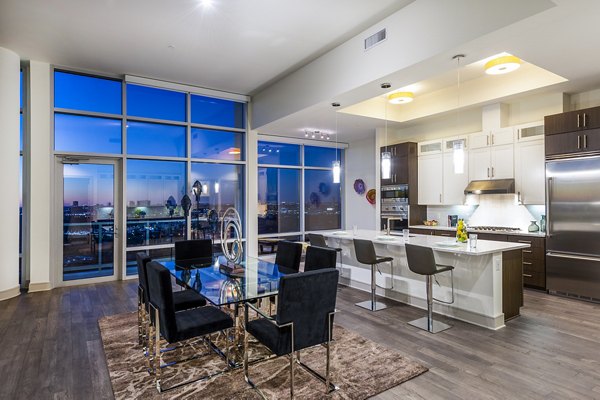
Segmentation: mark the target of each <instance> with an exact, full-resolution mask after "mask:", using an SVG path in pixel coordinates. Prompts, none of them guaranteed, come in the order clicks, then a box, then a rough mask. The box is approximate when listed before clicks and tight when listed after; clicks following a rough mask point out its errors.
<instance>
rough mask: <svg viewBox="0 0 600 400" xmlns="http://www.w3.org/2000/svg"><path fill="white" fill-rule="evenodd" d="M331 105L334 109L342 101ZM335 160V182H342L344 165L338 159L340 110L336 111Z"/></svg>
mask: <svg viewBox="0 0 600 400" xmlns="http://www.w3.org/2000/svg"><path fill="white" fill-rule="evenodd" d="M331 106H332V107H333V108H334V110H335V109H336V108H337V107H339V106H340V103H331ZM334 134H335V161H334V162H333V183H340V180H341V175H342V166H341V163H340V161H339V160H338V147H337V142H338V140H337V139H338V112H337V111H335V132H334Z"/></svg>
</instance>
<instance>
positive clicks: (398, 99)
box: [388, 92, 415, 104]
mask: <svg viewBox="0 0 600 400" xmlns="http://www.w3.org/2000/svg"><path fill="white" fill-rule="evenodd" d="M414 97H415V95H414V94H413V92H396V93H392V94H390V95H389V96H388V101H389V102H390V103H392V104H405V103H410V102H411V101H413V98H414Z"/></svg>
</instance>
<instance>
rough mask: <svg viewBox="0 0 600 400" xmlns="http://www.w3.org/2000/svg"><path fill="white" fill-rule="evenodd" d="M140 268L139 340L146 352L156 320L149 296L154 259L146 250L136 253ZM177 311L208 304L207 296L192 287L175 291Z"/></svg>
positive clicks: (174, 299) (138, 268)
mask: <svg viewBox="0 0 600 400" xmlns="http://www.w3.org/2000/svg"><path fill="white" fill-rule="evenodd" d="M135 259H136V262H137V270H138V280H139V284H138V342H139V344H141V345H143V346H144V352H146V348H147V344H148V331H149V329H150V325H151V324H152V323H153V321H154V316H152V315H150V301H149V298H148V290H149V288H148V263H149V262H151V261H152V259H151V258H150V257H149V256H148V255H147V254H146V253H144V252H139V253H136V254H135ZM173 303H174V307H175V311H182V310H189V309H192V308H197V307H204V306H205V305H206V298H205V297H204V296H202V295H201V294H200V293H198V292H196V291H195V290H192V289H185V290H180V291H177V292H174V293H173Z"/></svg>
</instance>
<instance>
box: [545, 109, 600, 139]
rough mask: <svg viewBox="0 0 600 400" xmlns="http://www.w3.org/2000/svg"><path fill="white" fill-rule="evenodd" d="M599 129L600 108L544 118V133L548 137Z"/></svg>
mask: <svg viewBox="0 0 600 400" xmlns="http://www.w3.org/2000/svg"><path fill="white" fill-rule="evenodd" d="M597 128H600V107H593V108H586V109H583V110H577V111H568V112H565V113H561V114H554V115H548V116H546V117H545V118H544V133H545V134H546V135H555V134H559V133H566V132H574V131H581V130H588V129H597Z"/></svg>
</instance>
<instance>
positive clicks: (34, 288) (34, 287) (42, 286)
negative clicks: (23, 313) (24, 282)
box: [27, 282, 52, 293]
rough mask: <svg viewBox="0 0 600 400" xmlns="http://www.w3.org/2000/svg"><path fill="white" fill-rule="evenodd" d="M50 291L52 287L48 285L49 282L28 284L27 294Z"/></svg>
mask: <svg viewBox="0 0 600 400" xmlns="http://www.w3.org/2000/svg"><path fill="white" fill-rule="evenodd" d="M51 289H52V285H50V282H35V283H31V282H30V283H29V289H28V290H27V293H34V292H45V291H46V290H51Z"/></svg>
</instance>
